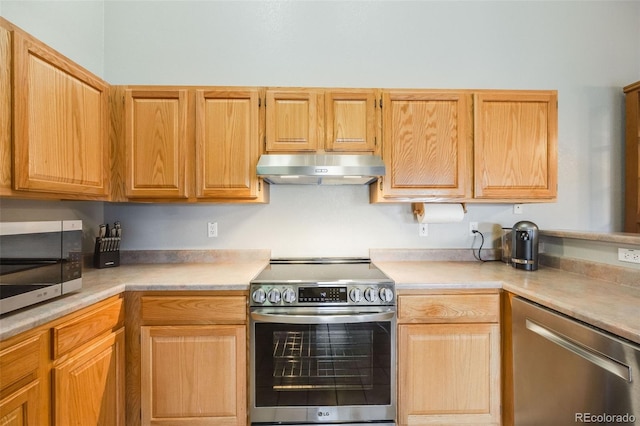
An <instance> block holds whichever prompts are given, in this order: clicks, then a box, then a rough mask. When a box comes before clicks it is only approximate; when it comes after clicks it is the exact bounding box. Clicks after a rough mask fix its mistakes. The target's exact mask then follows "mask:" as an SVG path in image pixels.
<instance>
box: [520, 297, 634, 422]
mask: <svg viewBox="0 0 640 426" xmlns="http://www.w3.org/2000/svg"><path fill="white" fill-rule="evenodd" d="M512 309H513V363H514V372H513V375H514V408H515V424H516V425H518V426H527V425H557V426H562V425H576V424H581V423H591V424H626V425H640V377H639V372H640V345H636V344H634V343H632V342H629V341H626V340H624V339H621V338H619V337H617V336H614V335H611V334H609V333H606V332H604V331H602V330H599V329H596V328H594V327H592V326H589V325H587V324H584V323H581V322H579V321H576V320H575V319H572V318H569V317H567V316H564V315H562V314H560V313H557V312H555V311H552V310H549V309H547V308H544V307H541V306H539V305H537V304H534V303H532V302H529V301H527V300H525V299H520V298H515V299H514V300H513V304H512ZM613 309H615V308H613Z"/></svg>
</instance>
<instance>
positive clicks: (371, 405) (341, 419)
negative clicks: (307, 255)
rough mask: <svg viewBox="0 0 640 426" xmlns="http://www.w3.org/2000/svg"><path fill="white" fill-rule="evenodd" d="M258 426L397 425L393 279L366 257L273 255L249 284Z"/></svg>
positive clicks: (252, 397)
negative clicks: (267, 264) (302, 257)
mask: <svg viewBox="0 0 640 426" xmlns="http://www.w3.org/2000/svg"><path fill="white" fill-rule="evenodd" d="M250 291H251V302H250V327H251V328H250V346H251V354H250V358H251V364H250V365H251V372H250V378H251V386H250V389H251V391H250V419H251V423H252V424H260V423H262V424H269V423H271V424H274V423H287V424H327V423H340V424H341V425H342V426H344V425H348V424H356V423H364V422H369V423H371V422H376V423H379V424H389V425H390V424H394V419H395V415H396V385H395V383H396V367H395V366H396V354H395V345H396V335H395V328H396V306H395V305H396V298H395V288H394V283H393V281H392V280H391V279H389V277H387V276H386V275H385V274H384V273H383V272H382V271H380V270H379V269H378V268H376V267H375V266H374V265H373V264H372V263H371V262H370V260H369V259H360V258H348V259H276V260H272V261H271V263H270V264H269V266H267V267H266V268H265V269H264V270H263V271H262V272H261V273H260V274H259V275H258V276H257V277H256V278H255V279H254V280H253V281H252V282H251V290H250Z"/></svg>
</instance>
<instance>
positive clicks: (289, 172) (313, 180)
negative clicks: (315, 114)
mask: <svg viewBox="0 0 640 426" xmlns="http://www.w3.org/2000/svg"><path fill="white" fill-rule="evenodd" d="M384 170H385V169H384V163H383V162H382V158H380V156H378V155H368V154H362V155H359V154H290V155H289V154H268V155H267V154H265V155H262V156H261V157H260V160H259V161H258V167H257V172H258V177H261V178H263V179H264V180H265V181H267V182H269V183H272V184H289V185H296V184H297V185H366V184H368V183H371V182H373V181H375V180H376V179H377V178H378V177H380V176H383V175H384Z"/></svg>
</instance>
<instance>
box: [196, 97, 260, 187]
mask: <svg viewBox="0 0 640 426" xmlns="http://www.w3.org/2000/svg"><path fill="white" fill-rule="evenodd" d="M259 94H260V92H259V91H258V89H246V90H240V89H229V90H227V89H215V90H214V89H211V90H197V91H196V176H197V188H196V192H197V196H198V198H219V199H256V198H258V197H259V196H261V191H262V187H261V181H260V180H259V179H258V177H257V176H256V165H257V164H258V157H259V156H260V106H259V101H260V99H259Z"/></svg>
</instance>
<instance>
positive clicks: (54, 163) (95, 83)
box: [13, 31, 109, 196]
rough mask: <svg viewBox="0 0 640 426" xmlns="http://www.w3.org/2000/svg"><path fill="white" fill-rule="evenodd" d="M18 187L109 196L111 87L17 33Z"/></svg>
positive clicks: (15, 60) (16, 148) (14, 79)
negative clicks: (108, 118)
mask: <svg viewBox="0 0 640 426" xmlns="http://www.w3.org/2000/svg"><path fill="white" fill-rule="evenodd" d="M13 63H14V72H13V88H14V93H13V95H14V96H13V105H14V108H13V110H14V111H13V124H14V126H13V129H14V149H15V152H14V189H17V190H29V191H40V192H52V193H62V194H75V195H77V194H81V195H90V196H105V195H106V194H107V192H108V188H107V185H108V171H109V162H108V155H109V154H108V137H107V109H108V85H107V84H106V83H105V82H104V81H102V80H100V79H98V78H97V77H95V76H94V75H92V74H91V73H89V72H87V71H86V70H84V69H82V68H80V67H79V66H77V65H76V64H74V63H73V62H71V61H69V60H68V59H66V58H64V57H63V56H62V55H60V54H59V53H57V52H55V51H54V50H53V49H51V48H49V47H47V46H46V45H44V44H42V43H40V42H37V41H36V40H35V39H32V38H30V37H27V36H24V35H23V34H21V33H20V32H18V31H15V32H14V33H13Z"/></svg>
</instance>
